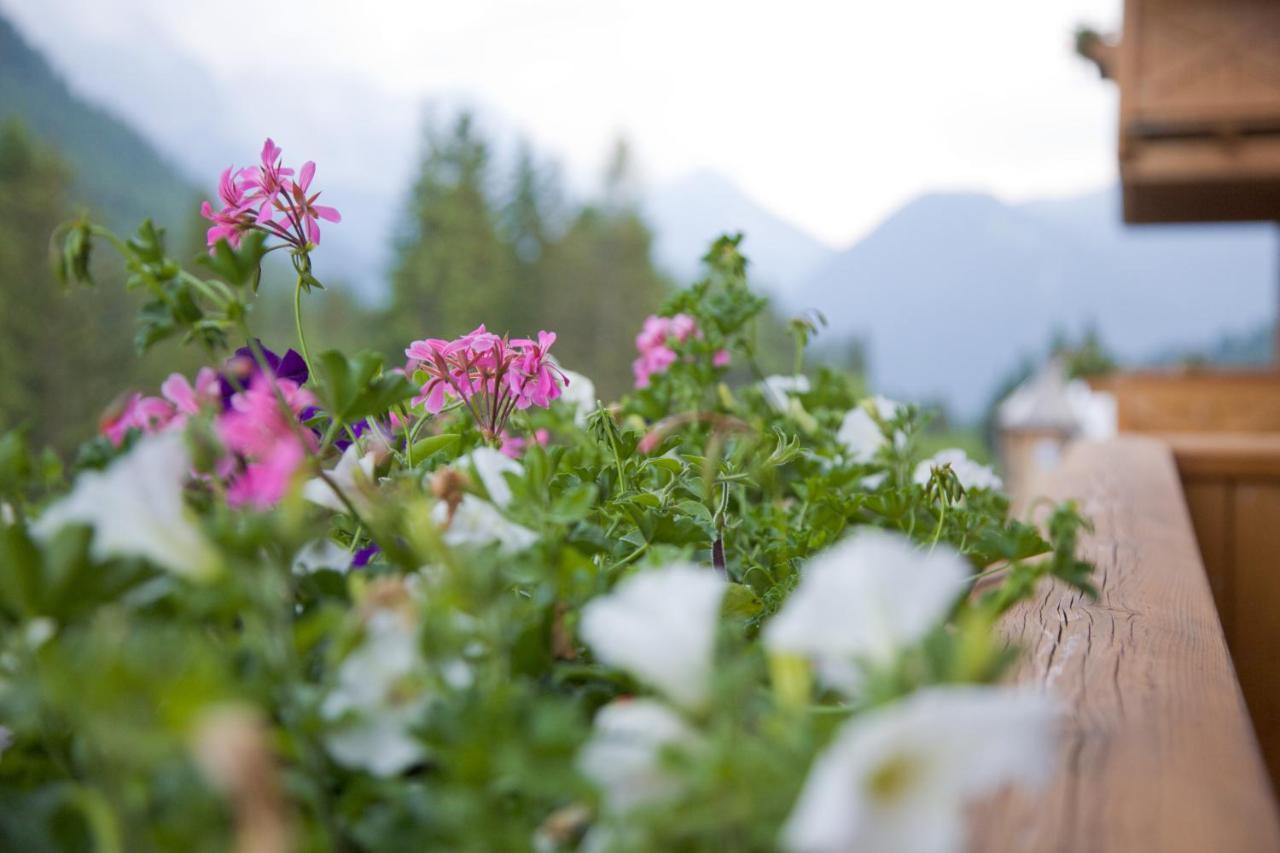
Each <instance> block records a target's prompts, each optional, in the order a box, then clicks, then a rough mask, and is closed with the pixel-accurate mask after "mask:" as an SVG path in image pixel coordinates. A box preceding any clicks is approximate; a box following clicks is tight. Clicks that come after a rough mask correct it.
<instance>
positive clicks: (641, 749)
mask: <svg viewBox="0 0 1280 853" xmlns="http://www.w3.org/2000/svg"><path fill="white" fill-rule="evenodd" d="M698 743H699V737H698V735H697V733H696V732H694V731H693V729H691V728H690V727H689V726H688V724H687V723H685V721H684V720H682V719H681V718H680V715H679V714H677V713H676V712H675V711H673V710H672V709H671V708H669V707H668V706H666V705H665V704H663V703H662V702H660V701H658V700H656V699H620V700H617V701H614V702H611V703H609V704H608V705H605V706H604V707H603V708H601V709H600V710H599V711H598V712H597V713H596V718H595V726H594V729H593V731H592V734H591V739H590V740H589V741H587V743H586V745H585V746H584V747H583V748H582V752H580V753H579V754H578V769H579V770H580V771H581V772H582V774H583V775H584V776H586V777H587V778H588V779H590V780H591V781H592V782H594V783H595V785H596V786H597V787H598V788H599V789H600V792H601V795H602V797H603V799H604V804H605V807H606V808H607V809H609V810H610V811H612V812H615V813H622V812H627V811H630V810H632V809H635V808H637V807H640V806H648V805H654V804H656V803H661V802H664V801H668V800H671V799H673V798H674V797H677V796H679V794H680V782H679V780H678V779H676V778H675V777H674V776H673V775H672V774H671V772H670V770H668V769H667V768H666V767H664V766H663V752H664V750H669V749H673V748H681V747H682V748H685V749H692V748H696V746H697V745H698Z"/></svg>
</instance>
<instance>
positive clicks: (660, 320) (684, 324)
mask: <svg viewBox="0 0 1280 853" xmlns="http://www.w3.org/2000/svg"><path fill="white" fill-rule="evenodd" d="M701 337H702V330H701V329H699V328H698V322H697V321H696V320H694V319H693V318H692V317H690V316H689V315H688V314H677V315H675V316H674V317H659V316H658V315H656V314H650V315H649V316H648V317H647V318H646V319H645V321H644V328H642V329H641V330H640V334H638V335H636V350H637V351H639V353H640V356H639V358H637V359H636V360H635V361H633V362H631V372H632V374H634V375H635V380H636V387H637V388H648V387H649V377H651V376H653V375H654V374H658V373H666V372H667V369H668V368H669V367H671V365H673V364H675V362H676V351H675V350H674V349H672V346H671V345H672V343H676V344H682V343H684V342H685V341H688V340H689V339H690V338H701ZM711 363H712V364H713V365H714V366H716V367H727V366H728V364H729V351H728V350H724V349H721V350H716V352H715V354H714V355H712V358H711Z"/></svg>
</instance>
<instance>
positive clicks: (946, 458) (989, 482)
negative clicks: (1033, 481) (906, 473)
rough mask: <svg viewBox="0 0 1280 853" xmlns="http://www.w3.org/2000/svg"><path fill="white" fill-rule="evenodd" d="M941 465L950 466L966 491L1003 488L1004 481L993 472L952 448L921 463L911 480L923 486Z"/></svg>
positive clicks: (957, 449) (959, 450)
mask: <svg viewBox="0 0 1280 853" xmlns="http://www.w3.org/2000/svg"><path fill="white" fill-rule="evenodd" d="M943 465H950V466H951V470H952V471H954V472H955V475H956V479H958V480H959V481H960V485H961V486H963V487H964V488H965V489H966V490H968V489H1003V488H1004V481H1003V480H1001V479H1000V477H999V476H997V475H996V472H995V471H992V470H991V469H990V468H988V467H987V466H986V465H980V464H978V463H977V462H974V461H973V460H972V459H970V458H969V456H968V455H967V454H966V453H965V452H964V451H963V450H961V449H960V448H958V447H953V448H951V449H950V450H941V451H939V452H937V453H935V454H934V455H933V456H932V457H931V458H929V459H926V460H924V461H923V462H921V463H920V464H919V465H917V466H916V471H915V475H914V476H913V477H912V479H914V480H915V481H916V482H917V483H919V484H920V485H922V486H923V485H924V484H925V483H927V482H929V477H930V475H932V473H933V469H934V468H940V467H942V466H943Z"/></svg>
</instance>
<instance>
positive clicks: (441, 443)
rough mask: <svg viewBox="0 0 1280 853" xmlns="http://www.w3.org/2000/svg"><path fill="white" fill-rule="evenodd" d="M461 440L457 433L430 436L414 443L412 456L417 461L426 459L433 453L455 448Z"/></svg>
mask: <svg viewBox="0 0 1280 853" xmlns="http://www.w3.org/2000/svg"><path fill="white" fill-rule="evenodd" d="M460 439H461V436H460V435H458V434H457V433H453V432H446V433H442V434H440V435H429V436H427V437H426V438H420V439H418V440H417V441H415V442H414V443H413V450H412V455H413V458H414V460H415V461H418V460H422V459H426V458H427V457H428V456H430V455H431V454H433V453H438V452H439V451H441V450H446V449H448V448H450V447H453V446H454V445H455V444H457V443H458V441H459V440H460Z"/></svg>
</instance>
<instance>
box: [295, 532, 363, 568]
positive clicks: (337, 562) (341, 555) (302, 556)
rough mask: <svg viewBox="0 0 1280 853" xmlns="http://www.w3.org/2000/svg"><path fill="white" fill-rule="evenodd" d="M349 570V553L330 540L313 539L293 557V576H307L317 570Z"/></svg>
mask: <svg viewBox="0 0 1280 853" xmlns="http://www.w3.org/2000/svg"><path fill="white" fill-rule="evenodd" d="M349 568H351V552H350V551H348V550H347V549H346V548H343V547H342V546H340V545H339V544H338V543H336V542H334V541H333V540H332V539H329V538H327V537H326V538H324V539H315V540H312V541H311V542H308V543H307V544H306V545H303V546H302V547H301V548H299V549H298V552H297V553H296V554H294V555H293V565H292V569H293V572H294V574H309V573H310V572H314V571H317V570H319V569H334V570H335V571H339V572H346V571H347V570H348V569H349Z"/></svg>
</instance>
